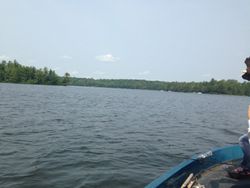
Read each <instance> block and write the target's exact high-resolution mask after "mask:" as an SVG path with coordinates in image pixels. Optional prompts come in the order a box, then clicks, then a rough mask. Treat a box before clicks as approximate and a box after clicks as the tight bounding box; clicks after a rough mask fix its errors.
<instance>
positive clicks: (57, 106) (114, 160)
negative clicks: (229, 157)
mask: <svg viewBox="0 0 250 188" xmlns="http://www.w3.org/2000/svg"><path fill="white" fill-rule="evenodd" d="M248 104H250V98H249V97H240V96H226V95H205V94H202V95H199V94H191V93H190V94H189V93H174V92H160V91H147V90H129V89H109V88H90V87H69V86H68V87H63V86H36V85H21V84H20V85H19V84H0V187H4V188H33V187H39V188H40V187H41V188H47V187H48V188H54V187H55V188H64V187H65V188H66V187H67V188H80V187H82V188H83V187H84V188H90V187H91V188H92V187H98V188H99V187H101V188H112V187H115V188H117V187H119V188H120V187H121V188H133V187H143V186H145V185H146V184H148V183H150V182H151V181H152V180H153V179H155V178H156V177H158V176H160V175H161V174H162V173H164V172H165V171H166V170H168V169H169V168H171V167H173V166H174V165H176V164H178V163H179V162H181V161H183V160H185V159H188V158H190V157H191V156H192V155H194V154H199V153H203V152H206V151H208V150H210V149H212V148H214V147H221V146H225V145H230V144H234V143H237V142H238V137H239V136H240V135H241V134H242V133H244V132H246V130H247V115H246V114H247V108H248Z"/></svg>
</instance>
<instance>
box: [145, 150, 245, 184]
mask: <svg viewBox="0 0 250 188" xmlns="http://www.w3.org/2000/svg"><path fill="white" fill-rule="evenodd" d="M210 152H211V155H210ZM242 156H243V153H242V150H241V148H240V147H239V145H231V146H225V147H220V148H215V149H213V150H211V151H209V152H206V153H204V154H202V155H194V156H192V157H191V158H190V159H187V160H184V161H183V162H181V163H180V164H179V165H177V166H175V167H173V168H171V169H170V170H168V171H166V172H165V173H164V174H162V175H161V176H160V177H158V178H157V179H155V180H153V181H152V182H151V183H150V184H148V185H146V186H145V188H160V187H164V184H166V182H168V181H170V180H171V179H173V178H175V177H177V176H178V174H181V173H182V172H184V171H185V170H186V169H188V168H194V169H196V171H197V172H196V174H195V175H197V174H198V173H200V172H201V171H204V170H206V169H208V168H210V167H212V166H214V165H217V164H220V163H223V162H227V161H231V160H237V159H240V158H242Z"/></svg>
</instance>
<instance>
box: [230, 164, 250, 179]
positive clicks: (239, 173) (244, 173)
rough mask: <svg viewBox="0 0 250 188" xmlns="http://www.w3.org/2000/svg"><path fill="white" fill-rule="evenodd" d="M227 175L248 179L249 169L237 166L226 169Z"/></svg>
mask: <svg viewBox="0 0 250 188" xmlns="http://www.w3.org/2000/svg"><path fill="white" fill-rule="evenodd" d="M228 175H229V176H230V177H231V178H235V179H250V171H249V170H248V169H244V168H242V167H237V168H234V169H232V170H229V171H228Z"/></svg>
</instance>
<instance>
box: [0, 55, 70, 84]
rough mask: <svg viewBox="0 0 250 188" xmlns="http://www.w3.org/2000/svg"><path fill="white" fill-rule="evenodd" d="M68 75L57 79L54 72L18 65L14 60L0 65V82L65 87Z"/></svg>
mask: <svg viewBox="0 0 250 188" xmlns="http://www.w3.org/2000/svg"><path fill="white" fill-rule="evenodd" d="M69 76H70V75H69V73H65V75H64V77H59V76H58V75H57V74H56V73H55V71H53V70H51V69H48V68H46V67H45V68H43V69H37V68H35V67H28V66H23V65H21V64H19V63H18V62H17V61H16V60H14V61H13V62H12V61H8V62H6V61H2V62H1V63H0V82H8V83H25V84H44V85H67V83H68V82H69Z"/></svg>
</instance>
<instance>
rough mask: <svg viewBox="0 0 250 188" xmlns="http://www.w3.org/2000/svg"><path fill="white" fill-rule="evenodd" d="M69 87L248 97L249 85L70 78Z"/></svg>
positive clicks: (222, 81) (220, 82)
mask: <svg viewBox="0 0 250 188" xmlns="http://www.w3.org/2000/svg"><path fill="white" fill-rule="evenodd" d="M69 84H70V85H78V86H95V87H112V88H128V89H149V90H164V91H174V92H192V93H199V92H201V93H208V94H228V95H247V96H250V83H247V82H243V83H240V82H238V81H236V80H220V81H216V80H215V79H211V80H210V81H209V82H161V81H146V80H126V79H122V80H112V79H111V80H108V79H99V80H95V79H92V78H71V79H70V83H69Z"/></svg>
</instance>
